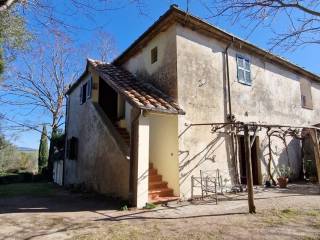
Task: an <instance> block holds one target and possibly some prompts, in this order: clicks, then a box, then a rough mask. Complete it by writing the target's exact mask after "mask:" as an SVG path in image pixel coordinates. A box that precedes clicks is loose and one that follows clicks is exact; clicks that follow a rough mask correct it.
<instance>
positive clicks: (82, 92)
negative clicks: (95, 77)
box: [80, 82, 88, 105]
mask: <svg viewBox="0 0 320 240" xmlns="http://www.w3.org/2000/svg"><path fill="white" fill-rule="evenodd" d="M84 88H85V90H84ZM87 88H88V82H85V83H83V84H82V85H81V88H80V104H81V105H82V104H84V103H85V102H86V101H87V99H88V96H87V94H88V90H87Z"/></svg>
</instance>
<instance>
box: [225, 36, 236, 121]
mask: <svg viewBox="0 0 320 240" xmlns="http://www.w3.org/2000/svg"><path fill="white" fill-rule="evenodd" d="M233 42H234V37H232V41H231V42H230V43H229V44H228V46H227V47H226V49H225V56H226V57H225V59H226V77H227V84H228V116H227V118H228V119H229V121H230V122H232V121H233V120H234V117H233V115H232V106H231V89H230V73H229V53H228V50H229V48H230V47H231V45H233Z"/></svg>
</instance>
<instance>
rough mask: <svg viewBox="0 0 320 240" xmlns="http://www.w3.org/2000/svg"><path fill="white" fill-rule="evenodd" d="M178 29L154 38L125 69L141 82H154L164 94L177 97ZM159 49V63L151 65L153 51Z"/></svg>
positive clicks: (171, 29) (172, 27) (132, 58)
mask: <svg viewBox="0 0 320 240" xmlns="http://www.w3.org/2000/svg"><path fill="white" fill-rule="evenodd" d="M175 36H176V28H175V25H173V26H171V27H170V28H169V29H167V30H166V31H163V32H161V33H159V34H158V35H157V36H155V37H154V39H152V40H151V41H150V42H149V43H148V44H147V45H146V46H145V47H143V48H142V49H141V51H140V52H139V53H137V54H136V55H135V56H133V57H131V58H130V59H129V60H128V61H127V62H126V63H125V64H124V68H126V69H127V70H128V71H130V72H132V73H133V74H135V75H136V76H137V78H138V79H139V80H142V81H149V82H152V83H153V84H154V85H155V86H157V87H158V88H159V89H161V90H162V91H163V92H165V93H167V94H169V95H170V96H172V97H176V96H177V86H176V83H177V81H176V79H177V70H176V69H177V62H176V60H177V58H176V37H175ZM154 47H157V48H158V61H157V62H155V63H153V64H151V49H153V48H154Z"/></svg>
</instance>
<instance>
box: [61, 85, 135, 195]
mask: <svg viewBox="0 0 320 240" xmlns="http://www.w3.org/2000/svg"><path fill="white" fill-rule="evenodd" d="M85 80H86V79H84V80H83V81H85ZM80 85H81V84H80ZM80 85H79V86H78V87H77V88H76V89H74V90H73V91H72V93H71V94H70V96H69V109H68V118H67V139H69V138H71V137H76V138H78V159H77V160H69V159H66V162H65V184H66V185H69V184H83V183H84V184H85V186H86V187H87V188H89V189H92V190H95V191H97V192H99V193H103V194H108V195H112V196H118V197H121V198H124V199H127V198H128V193H129V160H128V159H126V156H125V154H124V153H123V151H121V149H120V147H119V146H118V143H117V142H116V141H115V139H114V138H113V136H112V134H111V133H110V130H109V129H108V127H107V125H106V123H105V122H104V120H103V118H102V117H101V116H100V115H99V113H98V111H97V110H96V108H95V106H94V105H93V103H92V98H91V99H88V100H87V101H86V102H85V103H84V104H82V105H81V104H80V99H79V95H80V92H79V91H80ZM93 98H96V97H95V96H93Z"/></svg>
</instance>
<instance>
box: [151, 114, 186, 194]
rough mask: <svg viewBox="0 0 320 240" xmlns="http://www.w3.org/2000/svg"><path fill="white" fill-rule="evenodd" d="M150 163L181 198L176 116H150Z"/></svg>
mask: <svg viewBox="0 0 320 240" xmlns="http://www.w3.org/2000/svg"><path fill="white" fill-rule="evenodd" d="M148 117H149V119H150V137H149V148H150V149H149V151H150V154H149V156H150V162H151V163H153V166H154V167H155V168H156V169H157V170H158V173H159V174H161V175H162V177H163V180H164V181H166V182H167V183H168V186H169V187H170V188H172V189H173V191H174V195H175V196H179V193H180V188H179V169H178V167H179V166H178V118H177V116H176V115H163V114H161V115H160V114H149V115H148Z"/></svg>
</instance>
